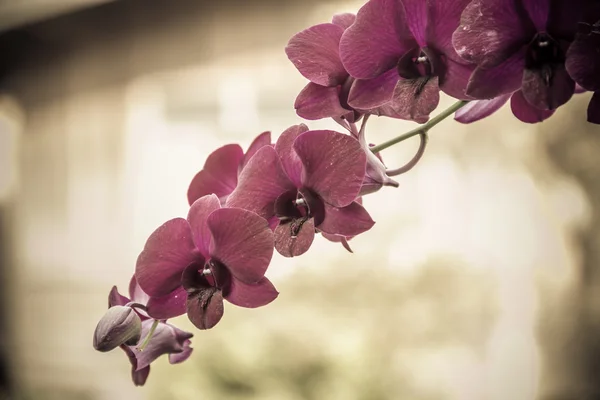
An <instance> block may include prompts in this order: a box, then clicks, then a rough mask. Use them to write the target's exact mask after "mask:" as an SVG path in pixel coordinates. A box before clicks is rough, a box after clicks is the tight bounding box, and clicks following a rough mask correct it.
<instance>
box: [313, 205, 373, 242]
mask: <svg viewBox="0 0 600 400" xmlns="http://www.w3.org/2000/svg"><path fill="white" fill-rule="evenodd" d="M373 225H375V222H374V221H373V219H371V216H370V215H369V213H368V212H367V210H365V208H364V207H363V206H362V205H360V204H358V203H357V202H353V203H350V204H349V205H347V206H346V207H339V208H338V207H332V206H330V205H329V204H325V219H324V220H323V222H321V224H319V225H318V226H317V229H319V230H321V231H323V232H325V233H328V234H331V235H341V236H356V235H358V234H361V233H363V232H366V231H368V230H369V229H371V228H372V227H373Z"/></svg>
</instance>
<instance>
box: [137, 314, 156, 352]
mask: <svg viewBox="0 0 600 400" xmlns="http://www.w3.org/2000/svg"><path fill="white" fill-rule="evenodd" d="M157 326H158V320H157V319H155V320H154V322H153V323H152V326H151V327H150V332H148V335H146V339H144V342H143V343H142V345H141V346H140V347H138V350H139V351H144V349H145V348H146V346H148V343H150V338H151V337H152V335H153V334H154V331H155V330H156V327H157Z"/></svg>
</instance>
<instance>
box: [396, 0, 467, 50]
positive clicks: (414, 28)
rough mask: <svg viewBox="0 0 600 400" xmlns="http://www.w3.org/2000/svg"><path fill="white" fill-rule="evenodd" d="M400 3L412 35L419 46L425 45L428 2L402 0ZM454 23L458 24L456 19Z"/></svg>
mask: <svg viewBox="0 0 600 400" xmlns="http://www.w3.org/2000/svg"><path fill="white" fill-rule="evenodd" d="M402 4H403V5H404V10H405V12H406V22H407V23H408V27H409V28H410V31H411V33H412V35H413V37H414V38H415V40H416V41H417V43H418V44H419V47H425V46H426V45H427V41H426V37H425V36H426V35H425V31H426V28H427V14H428V10H427V9H428V5H429V2H428V1H427V0H402ZM456 25H457V26H458V21H457V24H456Z"/></svg>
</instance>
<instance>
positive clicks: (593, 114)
mask: <svg viewBox="0 0 600 400" xmlns="http://www.w3.org/2000/svg"><path fill="white" fill-rule="evenodd" d="M587 115H588V122H591V123H592V124H600V92H594V95H593V96H592V98H591V100H590V104H589V105H588V111H587Z"/></svg>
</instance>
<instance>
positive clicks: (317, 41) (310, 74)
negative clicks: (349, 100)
mask: <svg viewBox="0 0 600 400" xmlns="http://www.w3.org/2000/svg"><path fill="white" fill-rule="evenodd" d="M342 33H344V29H343V28H342V27H340V26H338V25H335V24H329V23H327V24H319V25H315V26H311V27H310V28H308V29H305V30H303V31H301V32H299V33H297V34H295V35H294V36H292V38H291V39H290V41H289V42H288V45H287V46H286V48H285V53H286V54H287V56H288V58H289V59H290V61H291V62H292V63H293V64H294V66H295V67H296V68H297V69H298V71H300V73H301V74H302V75H303V76H304V77H305V78H307V79H308V80H310V81H311V82H313V83H316V84H317V85H321V86H337V85H341V84H342V83H344V81H345V80H346V78H347V77H348V73H347V72H346V70H345V69H344V66H343V65H342V62H341V61H340V55H339V46H340V38H341V37H342Z"/></svg>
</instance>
